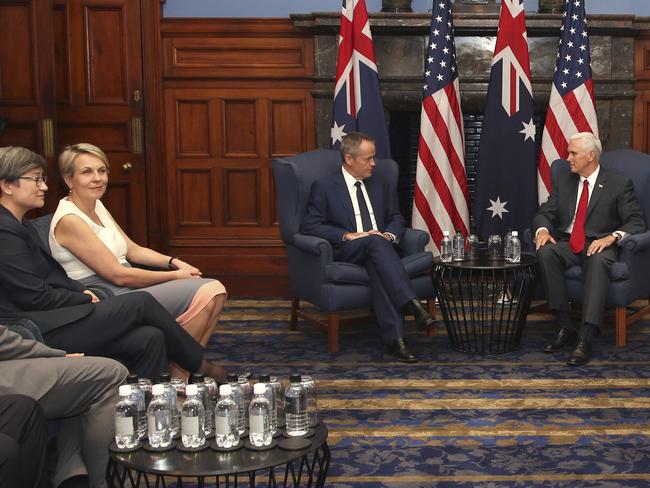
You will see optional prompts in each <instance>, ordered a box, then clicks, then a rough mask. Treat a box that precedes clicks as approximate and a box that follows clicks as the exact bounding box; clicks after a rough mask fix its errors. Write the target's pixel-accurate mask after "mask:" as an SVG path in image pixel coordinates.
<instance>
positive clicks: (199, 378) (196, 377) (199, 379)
mask: <svg viewBox="0 0 650 488" xmlns="http://www.w3.org/2000/svg"><path fill="white" fill-rule="evenodd" d="M204 380H205V375H204V374H203V373H192V375H191V376H190V383H203V381H204Z"/></svg>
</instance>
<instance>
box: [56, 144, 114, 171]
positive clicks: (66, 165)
mask: <svg viewBox="0 0 650 488" xmlns="http://www.w3.org/2000/svg"><path fill="white" fill-rule="evenodd" d="M81 154H90V155H92V156H95V157H97V158H99V159H101V160H102V162H103V163H104V164H105V165H106V169H108V158H107V157H106V154H104V151H102V150H101V149H99V148H98V147H97V146H94V145H93V144H89V143H87V142H80V143H78V144H73V145H71V146H66V147H65V149H63V152H62V153H61V154H60V155H59V172H60V173H61V176H72V175H73V174H74V161H75V159H77V156H79V155H81Z"/></svg>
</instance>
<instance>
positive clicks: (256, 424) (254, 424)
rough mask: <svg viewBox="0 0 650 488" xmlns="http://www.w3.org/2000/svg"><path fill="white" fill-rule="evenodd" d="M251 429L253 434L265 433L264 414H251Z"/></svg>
mask: <svg viewBox="0 0 650 488" xmlns="http://www.w3.org/2000/svg"><path fill="white" fill-rule="evenodd" d="M249 427H250V431H251V433H253V434H263V433H264V416H263V415H251V416H250V426H249Z"/></svg>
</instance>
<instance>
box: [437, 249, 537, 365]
mask: <svg viewBox="0 0 650 488" xmlns="http://www.w3.org/2000/svg"><path fill="white" fill-rule="evenodd" d="M433 278H434V284H435V287H436V291H437V293H438V301H439V304H440V309H441V312H442V316H443V318H444V320H445V325H446V326H447V334H448V336H449V340H450V342H451V345H452V347H453V348H454V349H456V350H457V351H460V352H465V353H470V354H503V353H507V352H511V351H513V350H514V349H515V348H516V347H517V346H518V345H519V342H520V341H521V337H522V333H523V330H524V326H525V324H526V316H527V315H528V310H529V308H530V301H531V299H532V294H533V291H534V287H535V281H536V269H535V259H534V258H533V257H530V256H522V261H521V263H505V262H504V261H497V262H494V261H488V260H487V259H486V258H482V259H479V260H476V261H463V262H457V263H442V262H440V261H438V262H437V263H436V266H435V271H434V276H433Z"/></svg>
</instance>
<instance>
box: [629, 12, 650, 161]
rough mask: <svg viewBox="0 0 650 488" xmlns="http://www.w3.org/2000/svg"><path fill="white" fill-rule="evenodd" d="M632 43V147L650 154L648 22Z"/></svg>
mask: <svg viewBox="0 0 650 488" xmlns="http://www.w3.org/2000/svg"><path fill="white" fill-rule="evenodd" d="M644 27H645V29H643V30H641V32H640V35H639V37H637V39H636V40H635V43H634V79H635V83H634V88H635V91H636V100H635V102H634V125H633V132H632V146H633V147H634V149H636V150H638V151H643V152H646V153H650V22H647V23H645V25H644Z"/></svg>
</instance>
